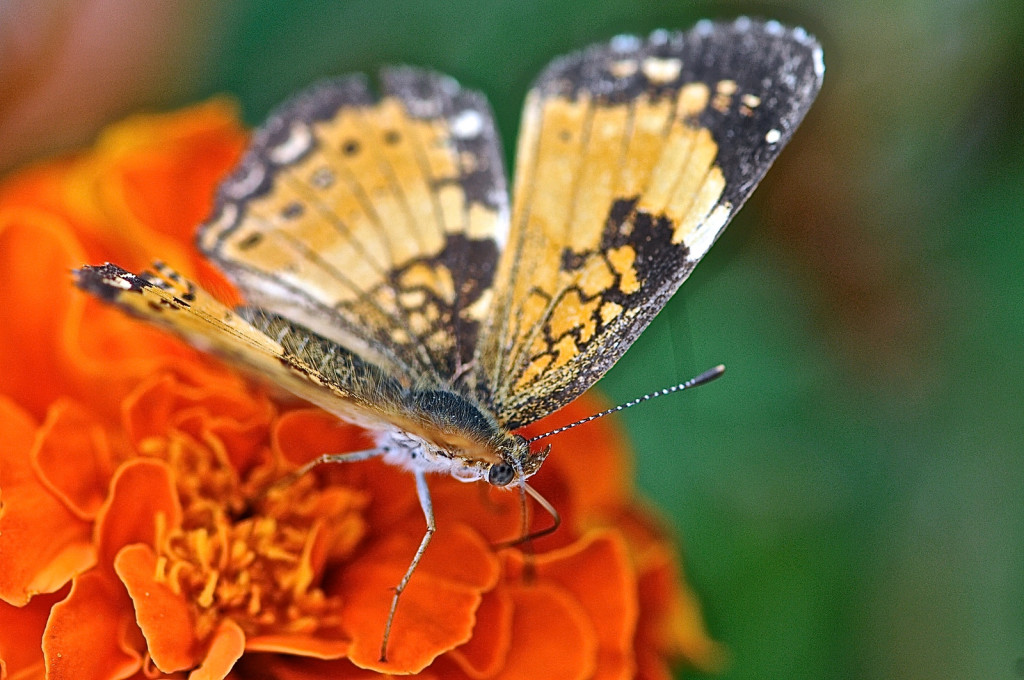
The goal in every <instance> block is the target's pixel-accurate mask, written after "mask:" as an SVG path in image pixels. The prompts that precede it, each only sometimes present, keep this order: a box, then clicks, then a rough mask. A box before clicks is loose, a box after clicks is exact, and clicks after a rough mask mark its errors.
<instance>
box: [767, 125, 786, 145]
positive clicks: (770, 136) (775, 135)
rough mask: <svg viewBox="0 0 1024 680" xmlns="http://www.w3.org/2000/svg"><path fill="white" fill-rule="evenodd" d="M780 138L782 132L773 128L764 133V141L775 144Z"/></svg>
mask: <svg viewBox="0 0 1024 680" xmlns="http://www.w3.org/2000/svg"><path fill="white" fill-rule="evenodd" d="M780 139H782V133H781V132H779V131H778V130H776V129H775V128H772V129H771V130H769V131H768V132H766V133H765V135H764V141H766V142H768V143H769V144H776V143H777V142H778V141H779V140H780Z"/></svg>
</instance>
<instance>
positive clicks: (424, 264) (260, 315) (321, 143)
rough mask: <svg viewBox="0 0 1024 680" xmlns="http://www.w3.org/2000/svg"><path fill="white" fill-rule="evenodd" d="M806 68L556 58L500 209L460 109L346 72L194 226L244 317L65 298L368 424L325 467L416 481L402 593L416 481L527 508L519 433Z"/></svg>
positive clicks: (679, 237)
mask: <svg viewBox="0 0 1024 680" xmlns="http://www.w3.org/2000/svg"><path fill="white" fill-rule="evenodd" d="M823 73H824V65H823V62H822V56H821V48H820V46H819V45H818V44H817V42H816V41H815V40H814V39H813V38H812V37H810V36H808V35H807V34H806V33H805V32H804V31H803V30H802V29H790V28H786V27H784V26H782V25H781V24H778V23H777V22H771V21H769V22H758V21H753V20H750V19H739V20H737V21H735V22H733V23H712V22H701V23H699V24H698V25H697V26H696V27H695V28H694V29H692V30H691V31H688V32H669V31H656V32H654V33H652V34H651V35H650V36H648V37H647V38H637V37H633V36H620V37H617V38H615V39H613V40H611V41H610V42H608V43H606V44H600V45H595V46H593V47H591V48H589V49H586V50H583V51H581V52H578V53H575V54H572V55H569V56H567V57H563V58H561V59H558V60H555V61H554V62H552V63H551V65H550V66H549V67H548V68H547V69H546V70H545V71H544V72H543V73H542V74H541V75H540V76H539V78H538V79H537V81H536V82H535V83H534V85H533V87H532V88H531V90H530V92H529V94H528V95H527V99H526V104H525V107H524V111H523V119H522V127H521V131H520V135H519V140H518V149H517V153H516V164H515V178H514V182H513V190H512V192H511V194H510V193H509V192H508V190H507V186H506V180H505V170H504V167H503V161H502V158H503V154H502V152H501V148H500V144H499V141H498V136H497V132H496V130H495V126H494V122H493V116H492V115H491V112H490V109H489V107H488V105H487V102H486V100H485V98H484V97H483V96H482V95H480V94H479V93H476V92H472V91H470V90H466V89H463V88H462V87H461V86H460V85H459V84H458V83H457V82H456V81H455V80H453V79H451V78H448V77H446V76H442V75H439V74H436V73H433V72H430V71H426V70H421V69H416V68H409V67H402V68H395V69H386V70H384V71H383V72H382V73H381V78H380V81H381V91H380V94H379V96H378V95H375V94H374V93H372V92H371V90H370V88H369V85H368V83H367V80H366V79H365V78H364V77H362V76H351V77H345V78H339V79H334V80H328V81H324V82H322V83H319V84H316V85H314V86H312V87H311V88H309V89H307V90H306V91H304V92H301V93H299V94H298V95H296V96H295V97H293V98H292V99H291V100H290V101H288V102H286V103H285V104H284V105H282V106H281V107H280V108H279V109H278V110H277V111H275V112H274V113H273V114H272V115H271V116H270V118H269V119H268V121H267V122H266V123H265V124H264V125H263V126H262V127H261V128H260V129H259V130H258V131H257V132H256V133H255V135H254V137H253V139H252V141H251V144H250V147H249V150H248V151H247V153H246V154H245V156H244V157H243V159H242V160H241V161H240V163H239V165H238V167H237V169H236V170H235V171H234V172H233V173H232V174H231V175H230V176H229V177H228V178H226V179H225V180H224V182H223V184H222V185H221V187H220V189H219V190H218V192H217V195H216V197H215V201H214V203H215V205H214V209H213V214H212V215H211V217H210V219H209V220H208V221H207V222H206V223H205V224H204V225H202V226H201V227H200V229H199V234H198V240H197V242H198V246H199V248H200V249H201V250H202V251H203V252H204V253H205V254H206V255H207V256H208V257H209V258H210V260H212V261H213V262H214V263H215V264H217V265H218V266H219V267H220V268H221V269H222V270H223V271H224V272H225V273H226V274H227V275H228V276H229V277H230V278H231V279H232V280H233V281H234V283H235V284H236V285H237V286H238V288H239V289H240V291H241V292H242V293H243V294H244V296H245V298H246V300H247V303H248V306H246V307H242V308H240V309H237V310H233V309H229V308H227V307H226V306H224V305H223V304H221V303H220V302H218V301H217V300H216V299H215V298H214V297H213V296H210V295H209V294H207V293H205V292H203V291H202V290H201V289H200V288H199V287H198V286H196V285H195V284H193V283H191V282H189V281H187V280H185V279H184V278H183V277H181V276H180V275H178V274H177V273H175V272H173V271H172V270H170V269H169V268H167V267H165V266H162V265H160V266H158V267H157V268H156V271H155V272H154V273H151V274H145V275H142V276H137V275H135V274H131V273H130V272H127V271H125V270H122V269H120V268H119V267H116V266H115V265H110V264H108V265H104V266H100V267H83V268H82V269H80V270H78V271H77V272H76V277H77V282H78V285H79V286H80V287H82V288H83V289H85V290H87V291H89V292H91V293H93V294H95V295H96V296H98V297H101V298H103V299H104V300H106V301H108V302H111V303H113V304H116V305H117V306H120V307H121V308H123V309H125V310H126V311H129V312H131V313H133V314H135V315H137V316H140V317H142V318H144V319H146V320H149V321H151V322H155V323H157V324H160V325H163V326H164V327H166V328H169V329H171V330H173V331H174V332H176V333H178V334H179V335H181V336H183V337H185V338H186V339H187V340H189V341H190V342H192V343H194V344H196V345H198V346H200V347H203V348H204V349H209V350H212V351H213V352H215V353H217V354H220V355H222V356H224V357H227V358H228V359H230V360H232V361H234V362H235V363H236V364H238V365H240V366H242V367H243V368H245V369H247V370H248V371H250V372H251V373H253V374H256V375H258V376H260V377H261V378H262V379H264V380H266V381H268V382H271V383H274V384H276V385H278V386H280V387H282V388H284V389H286V390H288V391H290V392H292V393H294V394H296V395H297V396H299V397H301V398H303V399H306V400H308V401H310V402H312V403H314V404H316V405H318V406H321V407H323V408H324V409H325V410H327V411H329V412H331V413H334V414H336V415H338V416H339V417H341V418H344V419H346V420H350V421H353V422H356V423H358V424H360V425H363V426H365V427H367V428H369V429H371V430H373V431H375V432H376V433H377V434H376V448H375V449H373V450H371V451H368V452H361V453H360V454H359V455H357V456H354V455H349V457H348V458H345V460H359V459H362V458H365V457H367V456H369V455H378V456H383V458H384V460H386V461H388V462H390V463H393V464H395V465H397V466H398V467H402V468H405V469H407V470H410V471H412V472H413V474H414V475H415V476H416V481H417V491H418V493H419V495H420V501H421V505H422V507H423V509H424V514H425V516H426V517H427V524H428V532H427V534H426V535H425V536H424V539H423V543H422V544H421V546H420V549H419V551H417V554H416V556H415V558H414V559H413V563H412V564H411V565H410V570H409V572H407V574H406V577H405V578H404V579H403V581H402V584H401V585H400V587H399V588H398V590H397V592H399V593H400V591H401V588H402V587H404V584H405V583H406V582H407V581H408V578H409V577H410V576H411V573H412V570H413V569H414V568H415V565H416V563H417V562H418V560H419V558H420V556H421V555H422V553H423V550H424V549H425V547H426V543H428V542H429V537H430V535H431V534H432V533H433V515H432V506H431V503H430V499H429V492H428V491H427V487H426V482H425V481H424V475H425V474H426V473H428V472H438V473H445V474H449V475H451V476H454V477H456V478H458V479H462V480H465V481H472V480H484V481H487V482H489V483H491V484H493V485H496V486H506V485H513V486H517V485H518V486H520V488H521V489H524V490H529V487H527V486H526V482H525V480H526V479H527V478H528V477H529V476H530V475H532V474H534V473H536V472H537V470H538V469H539V468H540V465H541V463H542V462H543V460H544V458H545V456H546V455H547V452H548V450H547V449H545V450H543V451H539V452H532V451H531V450H530V446H529V443H528V442H526V440H524V439H523V438H522V437H520V436H518V435H516V434H515V431H516V430H517V429H518V428H520V427H522V426H524V425H527V424H529V423H532V422H534V421H536V420H538V419H540V418H542V417H544V416H546V415H548V414H550V413H551V412H553V411H555V410H557V409H558V408H560V407H561V406H564V405H565V404H567V403H569V402H570V401H572V400H573V399H575V398H576V397H577V396H579V395H580V394H582V393H583V392H584V391H585V390H586V389H587V388H589V387H590V386H591V385H592V384H593V383H594V382H595V381H596V380H597V379H598V378H600V377H601V375H603V374H604V373H605V372H606V371H607V370H608V369H609V368H610V367H611V366H612V365H613V364H614V363H615V361H617V360H618V358H619V357H621V356H622V354H623V353H624V352H625V350H626V349H627V348H628V347H629V345H630V344H631V343H632V342H633V341H634V340H635V339H636V338H637V337H638V336H639V334H640V333H641V332H642V331H643V329H644V328H645V327H646V326H647V325H648V324H649V323H650V321H651V320H652V319H653V317H654V316H655V315H656V314H657V313H658V312H659V311H660V310H661V308H662V307H663V306H664V305H665V303H666V302H667V301H668V299H669V298H670V297H671V296H672V295H673V294H674V293H675V291H676V290H677V289H678V287H679V286H680V285H681V284H682V282H683V281H684V280H685V279H686V277H687V276H688V275H689V273H690V272H691V271H692V269H693V267H694V266H695V265H696V264H697V262H699V261H700V259H701V258H702V257H703V256H704V254H705V253H706V252H707V250H708V249H709V248H710V246H711V245H712V243H713V242H714V241H715V240H716V239H717V238H718V236H719V235H720V234H721V232H722V230H723V229H724V227H725V225H726V224H727V223H728V221H729V220H730V219H731V217H732V216H733V215H734V214H735V212H736V211H737V210H738V209H739V208H740V206H741V205H742V204H743V202H744V201H745V200H746V198H747V197H748V196H749V194H750V192H751V191H752V190H753V188H754V186H756V184H757V183H758V182H759V181H760V179H761V177H762V176H763V175H764V173H765V172H766V171H767V169H768V167H769V166H770V164H771V162H772V161H773V160H774V158H775V157H776V156H777V155H778V153H779V152H780V151H781V149H782V147H783V146H784V145H785V143H786V142H787V141H788V140H789V138H790V136H791V135H792V133H793V131H794V130H795V129H796V127H797V125H798V124H799V123H800V121H801V120H802V118H803V116H804V115H805V113H806V112H807V110H808V108H809V107H810V105H811V102H812V101H813V100H814V97H815V96H816V94H817V92H818V89H819V88H820V86H821V80H822V77H823ZM568 454H569V455H572V452H568ZM529 491H531V495H533V492H532V490H529ZM524 493H525V491H524ZM534 497H535V498H537V496H536V495H534ZM396 606H397V594H396V599H395V601H394V603H393V605H392V610H391V613H390V614H389V616H388V623H387V630H388V631H390V625H391V621H392V618H393V616H394V611H395V607H396ZM387 635H388V633H385V645H384V647H385V649H382V657H384V656H386V654H385V652H386V641H387Z"/></svg>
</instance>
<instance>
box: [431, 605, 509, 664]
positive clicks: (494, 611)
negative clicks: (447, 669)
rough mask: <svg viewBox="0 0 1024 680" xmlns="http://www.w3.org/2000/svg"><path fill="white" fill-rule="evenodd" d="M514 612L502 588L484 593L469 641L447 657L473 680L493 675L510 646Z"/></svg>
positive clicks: (502, 661)
mask: <svg viewBox="0 0 1024 680" xmlns="http://www.w3.org/2000/svg"><path fill="white" fill-rule="evenodd" d="M513 611H514V607H513V605H512V598H511V596H510V595H509V593H508V592H507V591H506V590H505V589H502V588H496V589H495V590H492V591H491V592H489V593H487V595H485V596H484V599H483V602H481V603H480V608H479V609H478V610H477V612H476V624H475V625H474V626H473V637H472V639H471V640H470V641H469V642H467V643H466V644H464V645H462V646H461V647H458V648H456V649H453V650H452V651H451V652H449V653H448V655H447V656H448V658H449V659H451V660H452V661H454V662H455V663H456V664H457V665H458V667H459V668H460V669H461V670H462V671H463V672H464V673H465V674H466V675H467V676H469V677H470V678H473V679H474V680H483V678H490V677H492V676H493V675H495V674H496V673H497V672H498V671H499V670H501V666H502V664H504V663H505V657H506V656H507V655H508V651H509V649H510V648H511V646H512V614H513Z"/></svg>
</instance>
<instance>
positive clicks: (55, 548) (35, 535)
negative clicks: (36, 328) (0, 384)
mask: <svg viewBox="0 0 1024 680" xmlns="http://www.w3.org/2000/svg"><path fill="white" fill-rule="evenodd" d="M42 435H43V433H42V432H40V433H37V432H36V427H35V425H34V424H33V423H32V421H31V419H30V418H29V416H28V415H27V414H26V413H25V412H24V411H22V410H21V409H20V408H19V407H18V406H16V405H14V404H12V403H11V402H10V401H9V400H8V399H6V398H5V397H3V396H2V395H0V442H3V445H2V446H0V485H2V487H0V489H2V494H3V495H2V501H3V503H2V504H0V558H2V560H3V568H2V569H0V598H2V599H3V600H4V601H6V602H9V603H10V604H14V605H24V604H25V603H27V602H28V601H29V599H30V598H31V597H32V596H33V595H35V594H37V593H52V592H54V591H56V590H59V589H60V588H62V587H63V586H64V585H65V584H66V583H67V582H68V581H70V580H71V578H72V577H73V576H75V575H76V574H79V573H81V572H83V571H85V570H86V569H88V568H89V567H90V566H91V565H92V564H94V563H95V561H96V553H95V550H94V549H93V546H92V541H91V537H90V529H91V527H90V524H89V523H88V522H85V521H83V520H82V519H80V518H78V517H76V516H75V515H74V514H72V513H71V512H70V511H69V510H68V508H67V507H66V506H65V505H64V504H63V503H61V502H60V501H59V500H58V499H57V498H55V497H54V496H53V494H52V493H50V491H49V489H47V488H46V487H45V486H44V485H43V484H42V483H41V482H40V481H39V478H38V476H37V475H36V474H35V473H34V472H33V470H32V467H31V465H30V464H29V461H30V460H31V458H32V453H31V452H32V450H33V448H34V447H35V448H38V447H39V446H40V443H41V441H42Z"/></svg>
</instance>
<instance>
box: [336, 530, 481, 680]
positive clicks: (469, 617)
mask: <svg viewBox="0 0 1024 680" xmlns="http://www.w3.org/2000/svg"><path fill="white" fill-rule="evenodd" d="M391 532H392V533H391V534H390V535H389V536H387V537H386V538H383V539H382V540H381V541H379V542H378V543H377V544H376V545H374V546H373V547H371V548H370V549H369V550H368V551H367V552H366V553H365V554H363V555H360V556H359V558H358V560H357V561H356V562H355V563H354V564H353V565H352V566H350V567H348V568H346V569H345V570H344V573H342V574H341V575H340V578H339V584H338V593H337V594H339V595H340V596H341V598H342V603H343V604H342V617H343V621H344V625H345V628H346V631H347V632H348V633H349V634H350V635H351V637H352V647H351V649H350V650H349V658H350V659H351V660H352V662H353V663H354V664H356V665H357V666H359V667H361V668H368V669H372V670H378V671H381V672H386V673H401V674H407V673H418V672H419V671H422V670H423V669H424V668H426V667H427V666H428V665H429V664H430V662H431V661H433V660H434V659H435V658H436V657H437V656H438V655H440V654H442V653H444V652H446V651H449V650H451V649H453V648H455V647H457V646H458V645H461V644H463V643H465V642H466V641H467V640H469V638H470V637H471V635H472V632H473V624H474V622H475V613H476V610H477V608H478V607H479V606H480V600H481V593H482V592H484V591H485V590H489V589H490V588H492V587H493V586H494V584H495V583H496V582H497V578H498V575H499V563H498V560H497V558H496V557H495V556H494V554H493V553H492V552H491V550H490V546H489V545H488V544H487V543H486V542H485V541H484V540H483V539H482V538H481V537H480V536H479V535H478V534H477V533H476V532H475V531H473V530H472V529H469V528H468V527H465V526H464V525H460V524H453V525H449V526H446V527H441V528H439V529H438V531H437V533H436V534H435V535H434V540H433V541H432V542H431V544H430V547H429V548H428V549H427V552H426V555H425V556H424V558H423V561H422V562H421V563H420V566H419V568H418V569H417V570H416V573H415V575H414V576H413V578H412V579H411V580H410V581H409V585H408V587H407V588H406V589H405V591H404V592H403V593H402V597H401V603H400V604H399V607H398V613H397V615H396V616H395V620H394V625H393V627H392V629H391V640H390V642H389V645H388V661H387V662H386V663H382V662H381V661H380V644H381V640H382V637H383V634H384V622H385V619H386V618H387V612H388V609H389V607H390V605H391V598H392V594H393V592H394V587H395V585H396V584H397V583H398V581H399V579H401V577H402V574H403V573H405V570H406V569H407V568H408V566H409V561H410V560H411V559H412V556H413V554H414V553H415V551H416V546H417V545H418V543H419V540H418V536H417V535H416V529H415V528H412V527H409V526H404V527H403V526H396V527H392V529H391Z"/></svg>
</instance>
